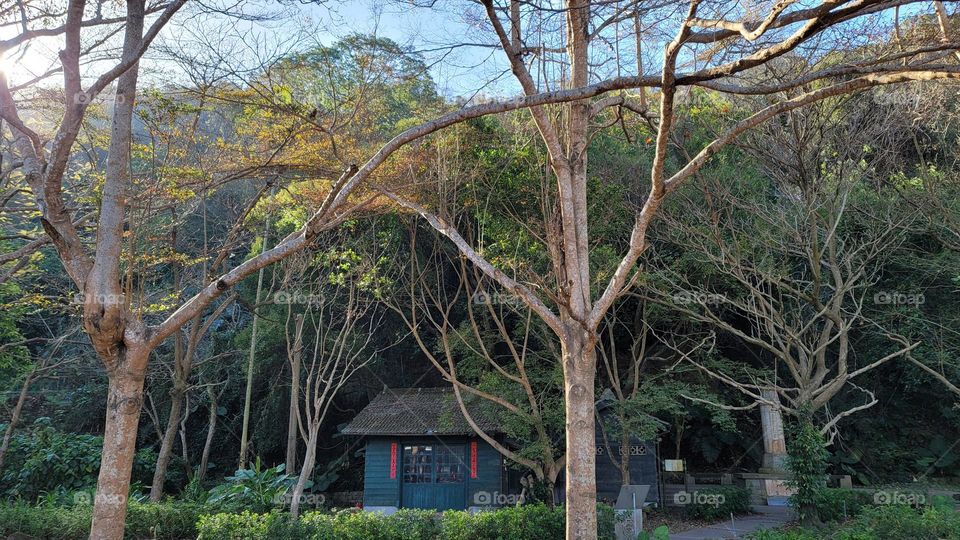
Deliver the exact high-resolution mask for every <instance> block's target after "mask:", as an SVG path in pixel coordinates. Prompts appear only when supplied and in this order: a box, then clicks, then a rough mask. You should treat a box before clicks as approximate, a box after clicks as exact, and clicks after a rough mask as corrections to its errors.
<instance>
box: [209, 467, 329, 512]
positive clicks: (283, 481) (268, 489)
mask: <svg viewBox="0 0 960 540" xmlns="http://www.w3.org/2000/svg"><path fill="white" fill-rule="evenodd" d="M283 469H284V465H283V464H282V463H281V464H280V465H277V466H276V467H272V468H264V467H263V466H262V464H261V463H260V458H257V461H256V463H255V464H254V466H253V468H252V469H239V470H238V471H237V472H235V473H234V474H233V476H228V477H226V478H225V479H224V480H226V482H225V483H223V484H220V485H219V486H216V487H215V488H213V489H211V490H210V497H209V498H208V499H207V503H208V504H210V505H213V506H214V508H215V510H214V511H216V510H222V511H227V512H239V511H241V510H249V511H252V512H268V511H270V510H271V509H273V508H277V507H283V502H284V501H283V499H284V495H285V494H286V493H287V492H288V491H289V490H290V488H292V487H293V485H294V484H295V483H296V482H297V479H296V477H294V476H291V475H289V474H286V473H285V472H283ZM307 487H310V486H309V485H308V486H307Z"/></svg>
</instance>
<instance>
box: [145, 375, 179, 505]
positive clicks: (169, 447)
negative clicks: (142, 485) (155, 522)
mask: <svg viewBox="0 0 960 540" xmlns="http://www.w3.org/2000/svg"><path fill="white" fill-rule="evenodd" d="M183 394H184V392H183V390H182V389H180V388H177V387H174V389H173V391H171V392H170V417H169V418H168V419H167V427H166V428H165V429H164V432H163V439H162V440H161V443H160V453H159V454H158V455H157V466H156V468H155V469H154V471H153V485H151V486H150V502H160V499H161V498H162V497H163V484H164V481H165V480H166V477H167V468H168V467H169V465H170V457H171V455H172V454H173V442H174V441H175V440H176V438H177V428H178V427H179V426H180V414H181V411H182V410H183Z"/></svg>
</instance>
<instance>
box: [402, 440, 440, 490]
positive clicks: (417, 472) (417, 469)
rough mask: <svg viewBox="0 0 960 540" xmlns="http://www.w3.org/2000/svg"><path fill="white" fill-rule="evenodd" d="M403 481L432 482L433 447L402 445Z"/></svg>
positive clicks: (411, 482) (409, 482) (410, 482)
mask: <svg viewBox="0 0 960 540" xmlns="http://www.w3.org/2000/svg"><path fill="white" fill-rule="evenodd" d="M403 481H404V483H406V484H430V483H432V482H433V447H432V446H404V447H403Z"/></svg>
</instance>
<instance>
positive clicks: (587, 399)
mask: <svg viewBox="0 0 960 540" xmlns="http://www.w3.org/2000/svg"><path fill="white" fill-rule="evenodd" d="M562 353H563V371H564V394H565V400H564V401H565V410H566V419H567V438H566V440H567V462H566V478H565V482H566V505H567V510H566V514H567V527H566V537H567V539H568V540H587V539H595V538H596V537H597V486H596V457H597V449H596V440H595V438H594V437H595V420H594V408H595V405H594V382H595V378H596V351H595V350H594V342H593V340H591V339H589V336H588V335H587V333H586V332H585V331H584V330H583V329H582V328H573V329H569V330H568V332H567V336H565V338H564V339H563V341H562Z"/></svg>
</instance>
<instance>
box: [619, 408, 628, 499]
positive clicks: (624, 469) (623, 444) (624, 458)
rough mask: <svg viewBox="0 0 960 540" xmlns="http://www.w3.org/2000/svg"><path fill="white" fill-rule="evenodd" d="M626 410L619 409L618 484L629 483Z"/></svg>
mask: <svg viewBox="0 0 960 540" xmlns="http://www.w3.org/2000/svg"><path fill="white" fill-rule="evenodd" d="M625 415H626V412H625V411H624V410H623V409H622V408H621V409H620V448H619V450H618V451H619V452H620V467H619V468H620V484H621V485H624V486H629V485H630V433H629V432H628V431H627V429H626V425H627V423H626V417H625Z"/></svg>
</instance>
